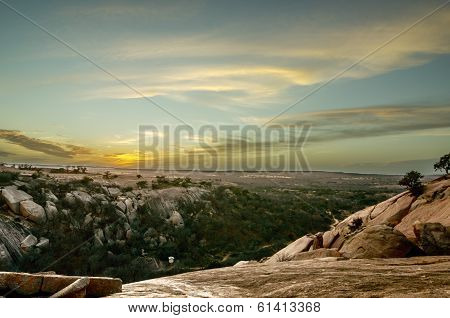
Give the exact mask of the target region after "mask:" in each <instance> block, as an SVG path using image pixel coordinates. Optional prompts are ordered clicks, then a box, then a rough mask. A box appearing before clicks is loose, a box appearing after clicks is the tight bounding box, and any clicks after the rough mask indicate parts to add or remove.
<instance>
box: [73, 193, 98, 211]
mask: <svg viewBox="0 0 450 318" xmlns="http://www.w3.org/2000/svg"><path fill="white" fill-rule="evenodd" d="M72 194H73V196H74V198H75V200H76V201H78V202H80V203H81V204H83V206H84V207H85V208H86V209H89V208H90V207H91V205H92V204H94V199H93V198H92V197H91V195H90V194H89V193H86V192H83V191H72Z"/></svg>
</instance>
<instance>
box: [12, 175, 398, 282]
mask: <svg viewBox="0 0 450 318" xmlns="http://www.w3.org/2000/svg"><path fill="white" fill-rule="evenodd" d="M155 185H156V186H155ZM174 185H176V186H183V185H184V186H187V185H192V181H191V180H186V179H185V180H181V179H180V180H178V179H177V180H168V179H165V178H159V179H158V180H157V181H156V182H154V183H153V184H152V187H155V188H157V189H160V188H167V187H170V186H174ZM80 186H82V187H84V189H87V191H89V192H90V193H91V194H92V193H98V192H100V191H101V189H100V188H99V186H98V184H96V183H95V182H92V180H91V179H89V178H87V177H86V178H84V179H82V180H79V181H73V182H70V183H60V184H57V185H53V186H48V185H47V187H50V188H51V190H52V191H53V192H54V193H55V194H57V195H58V196H63V195H64V194H65V193H67V192H69V191H71V190H73V189H76V188H78V187H80ZM197 186H198V185H197ZM202 186H203V187H205V188H206V189H208V191H207V192H206V194H205V195H204V196H203V198H202V199H201V200H197V201H195V202H180V205H179V209H178V211H179V213H180V214H181V215H182V217H183V219H184V227H179V228H176V227H174V226H172V225H170V224H169V223H168V222H167V220H166V219H165V217H163V216H162V215H161V214H160V213H159V212H158V211H157V210H155V209H154V208H153V207H152V206H150V205H148V204H147V205H144V206H141V207H140V208H139V209H138V211H137V214H138V220H137V221H136V222H135V223H134V224H132V227H133V229H134V231H133V236H132V238H131V239H127V240H118V241H117V240H116V241H113V242H110V243H107V244H105V245H103V246H99V245H96V244H94V238H93V235H94V230H93V228H92V227H86V226H83V222H84V221H85V216H86V211H85V210H86V207H85V206H83V205H82V204H79V205H77V206H76V207H75V208H74V207H71V210H70V213H69V214H68V215H65V214H62V213H61V214H60V215H59V216H58V217H57V218H56V219H54V220H52V221H51V222H49V223H47V224H46V226H44V227H40V228H39V229H36V230H35V235H36V236H38V237H40V236H44V237H47V238H49V239H50V241H51V248H49V249H47V250H46V251H45V252H43V253H42V252H41V253H33V252H31V253H29V254H28V255H27V256H26V257H25V258H24V259H23V261H22V263H21V265H20V269H21V270H24V271H37V270H38V271H42V270H55V271H56V272H58V273H64V274H73V275H106V276H115V277H120V278H122V279H123V280H124V281H125V282H131V281H136V280H143V279H148V278H151V277H157V276H162V275H169V274H173V273H179V272H183V271H188V270H193V269H196V268H211V267H219V266H228V265H233V264H234V263H236V262H237V261H239V260H249V259H256V260H258V259H261V258H263V257H267V256H270V255H272V254H273V253H275V252H276V251H278V250H279V249H280V248H282V247H284V246H285V245H286V244H288V243H289V242H291V241H293V240H295V239H297V238H298V237H300V236H302V235H304V234H306V233H308V232H312V233H315V232H318V231H325V230H327V229H328V228H329V226H330V225H331V224H332V223H333V220H334V218H337V219H341V218H343V217H345V216H347V215H348V214H350V213H353V212H355V211H357V210H359V209H362V208H364V207H366V206H368V205H371V204H374V203H376V202H379V201H382V200H384V199H386V198H388V197H389V196H391V195H392V193H391V192H389V191H386V190H380V189H372V190H370V189H369V190H358V191H348V190H330V189H278V188H263V189H257V190H252V191H249V190H247V189H244V188H241V187H228V186H227V187H225V186H219V187H213V186H211V185H210V184H203V185H202ZM42 187H43V185H42V184H41V183H40V181H39V180H34V183H32V184H31V187H29V188H28V190H27V191H28V192H29V193H31V194H32V195H33V196H36V200H35V201H36V202H39V203H40V201H41V200H42V201H43V200H44V199H43V198H41V197H40V196H39V193H42V191H41V189H42ZM41 195H42V194H41ZM57 205H58V209H59V210H61V209H64V208H68V207H67V206H65V204H64V202H62V203H58V204H57ZM92 210H95V213H94V214H95V215H99V216H100V215H101V222H102V224H103V225H102V226H105V225H108V224H109V225H110V227H111V228H112V230H113V231H115V230H116V228H118V227H121V226H122V224H123V222H125V221H126V220H123V219H120V218H118V217H117V214H116V212H115V211H116V210H115V207H114V205H112V204H109V205H96V206H95V207H92ZM161 236H163V237H164V238H163V240H162V239H161ZM169 256H174V257H175V259H176V262H175V265H174V266H168V264H167V258H168V257H169ZM57 260H58V261H57ZM161 262H162V263H164V264H165V265H164V266H162V267H160V266H158V264H159V263H161Z"/></svg>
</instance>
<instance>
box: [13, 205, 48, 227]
mask: <svg viewBox="0 0 450 318" xmlns="http://www.w3.org/2000/svg"><path fill="white" fill-rule="evenodd" d="M20 213H21V214H22V215H23V216H24V217H25V218H27V219H29V220H31V221H33V222H35V223H38V224H43V223H45V222H46V221H47V215H46V214H45V210H44V208H43V207H42V206H40V205H39V204H37V203H35V202H33V201H31V200H25V201H21V202H20Z"/></svg>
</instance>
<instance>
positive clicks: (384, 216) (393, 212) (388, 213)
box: [368, 194, 415, 226]
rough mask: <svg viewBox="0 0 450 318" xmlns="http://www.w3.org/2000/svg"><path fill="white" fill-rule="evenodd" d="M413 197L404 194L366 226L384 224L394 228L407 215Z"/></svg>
mask: <svg viewBox="0 0 450 318" xmlns="http://www.w3.org/2000/svg"><path fill="white" fill-rule="evenodd" d="M414 200H415V197H414V196H413V195H410V194H405V195H403V196H401V197H399V198H398V199H397V200H396V201H395V202H393V203H392V204H390V205H389V206H388V207H387V208H386V209H385V210H384V211H383V212H382V213H379V214H378V215H377V216H376V217H375V218H373V219H372V220H370V221H369V223H368V225H377V224H386V225H389V226H396V225H397V224H399V223H400V222H401V221H402V219H403V218H404V217H405V216H406V215H407V214H408V213H409V208H410V206H411V204H412V203H413V202H414ZM373 214H374V213H372V215H373Z"/></svg>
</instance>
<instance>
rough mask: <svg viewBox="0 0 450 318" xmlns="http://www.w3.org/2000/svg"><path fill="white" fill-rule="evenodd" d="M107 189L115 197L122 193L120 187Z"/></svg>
mask: <svg viewBox="0 0 450 318" xmlns="http://www.w3.org/2000/svg"><path fill="white" fill-rule="evenodd" d="M107 190H108V193H109V195H110V196H112V197H113V198H116V197H118V196H119V195H121V194H122V192H121V191H120V189H119V188H108V189H107Z"/></svg>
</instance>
